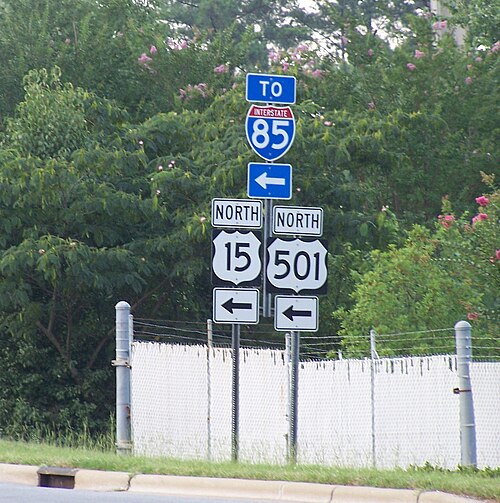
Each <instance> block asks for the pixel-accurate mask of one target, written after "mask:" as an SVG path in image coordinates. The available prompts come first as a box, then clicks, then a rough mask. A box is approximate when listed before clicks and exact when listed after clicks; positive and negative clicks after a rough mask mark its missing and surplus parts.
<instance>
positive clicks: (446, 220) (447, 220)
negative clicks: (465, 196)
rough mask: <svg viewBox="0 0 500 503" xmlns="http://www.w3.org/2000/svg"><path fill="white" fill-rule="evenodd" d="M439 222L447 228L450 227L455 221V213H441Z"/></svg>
mask: <svg viewBox="0 0 500 503" xmlns="http://www.w3.org/2000/svg"><path fill="white" fill-rule="evenodd" d="M438 220H439V223H440V224H441V225H442V226H443V227H444V228H445V229H449V228H450V227H451V226H452V225H453V222H454V221H455V217H454V216H453V215H444V216H443V215H439V216H438Z"/></svg>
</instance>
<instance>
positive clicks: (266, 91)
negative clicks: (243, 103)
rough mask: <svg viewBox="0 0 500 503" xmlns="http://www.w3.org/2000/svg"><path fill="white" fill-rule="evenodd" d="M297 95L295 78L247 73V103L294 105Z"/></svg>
mask: <svg viewBox="0 0 500 503" xmlns="http://www.w3.org/2000/svg"><path fill="white" fill-rule="evenodd" d="M295 94H296V80H295V77H289V76H286V75H266V74H263V73H247V85H246V99H247V101H256V102H263V103H280V104H282V105H293V104H294V103H295Z"/></svg>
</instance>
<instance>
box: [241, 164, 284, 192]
mask: <svg viewBox="0 0 500 503" xmlns="http://www.w3.org/2000/svg"><path fill="white" fill-rule="evenodd" d="M247 194H248V197H260V198H262V199H291V197H292V166H291V165H290V164H273V163H267V162H266V163H263V162H250V163H249V164H248V177H247Z"/></svg>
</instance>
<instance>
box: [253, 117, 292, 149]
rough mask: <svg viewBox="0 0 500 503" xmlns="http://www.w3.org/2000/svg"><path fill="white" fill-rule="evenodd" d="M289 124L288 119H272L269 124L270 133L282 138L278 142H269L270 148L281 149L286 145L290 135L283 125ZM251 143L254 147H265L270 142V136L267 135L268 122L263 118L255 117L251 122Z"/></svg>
mask: <svg viewBox="0 0 500 503" xmlns="http://www.w3.org/2000/svg"><path fill="white" fill-rule="evenodd" d="M288 125H289V121H285V120H277V119H276V120H273V121H272V126H271V135H272V136H273V137H276V136H277V137H281V138H282V140H281V141H280V142H275V143H272V144H271V148H272V149H276V150H279V149H282V148H284V147H286V146H287V145H288V142H289V140H290V137H289V135H288V133H287V132H286V130H285V129H283V127H287V126H288ZM251 139H252V144H253V145H254V146H255V147H256V148H266V147H267V146H268V145H269V143H270V142H271V138H270V135H269V122H268V121H266V120H265V119H257V120H256V121H254V123H253V131H252V136H251Z"/></svg>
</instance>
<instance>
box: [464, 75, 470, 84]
mask: <svg viewBox="0 0 500 503" xmlns="http://www.w3.org/2000/svg"><path fill="white" fill-rule="evenodd" d="M464 82H465V83H466V84H467V85H468V86H470V85H471V84H472V77H465V81H464Z"/></svg>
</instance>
